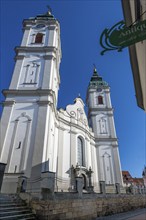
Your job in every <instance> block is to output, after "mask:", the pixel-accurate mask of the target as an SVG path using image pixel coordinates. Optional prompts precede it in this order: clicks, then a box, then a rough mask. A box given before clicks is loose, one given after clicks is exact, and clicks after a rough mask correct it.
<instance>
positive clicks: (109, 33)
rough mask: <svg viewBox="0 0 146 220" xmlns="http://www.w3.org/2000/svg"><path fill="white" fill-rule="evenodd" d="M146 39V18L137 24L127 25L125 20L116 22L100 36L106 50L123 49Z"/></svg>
mask: <svg viewBox="0 0 146 220" xmlns="http://www.w3.org/2000/svg"><path fill="white" fill-rule="evenodd" d="M145 39H146V20H143V21H139V22H138V23H136V24H135V25H131V26H130V27H126V25H125V22H124V21H120V22H118V23H117V24H115V25H114V26H113V27H112V28H111V29H105V30H104V31H103V32H102V34H101V37H100V44H101V46H102V47H103V48H104V50H103V51H102V52H101V55H103V54H104V53H105V52H106V51H109V50H117V51H118V52H120V51H122V49H123V48H124V47H127V46H130V45H132V44H135V43H137V42H139V41H143V40H145Z"/></svg>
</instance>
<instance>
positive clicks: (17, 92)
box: [2, 89, 54, 97]
mask: <svg viewBox="0 0 146 220" xmlns="http://www.w3.org/2000/svg"><path fill="white" fill-rule="evenodd" d="M2 93H3V95H4V96H5V97H7V96H11V95H15V96H20V95H21V96H43V95H53V94H54V91H53V90H51V89H36V90H31V89H29V90H28V89H27V90H22V89H21V90H18V89H9V90H3V91H2Z"/></svg>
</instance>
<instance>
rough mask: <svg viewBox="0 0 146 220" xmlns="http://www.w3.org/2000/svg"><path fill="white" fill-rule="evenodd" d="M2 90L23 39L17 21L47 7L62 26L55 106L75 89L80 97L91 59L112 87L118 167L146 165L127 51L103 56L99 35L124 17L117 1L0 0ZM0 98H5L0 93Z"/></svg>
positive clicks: (144, 119)
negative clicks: (58, 82)
mask: <svg viewBox="0 0 146 220" xmlns="http://www.w3.org/2000/svg"><path fill="white" fill-rule="evenodd" d="M0 3H1V19H0V20H1V32H0V42H1V51H0V53H1V54H0V57H1V61H0V62H1V65H0V66H1V67H0V70H1V89H7V88H8V87H9V84H10V80H11V77H12V73H13V68H14V64H15V62H14V56H15V52H14V47H15V46H19V45H20V43H21V39H22V35H23V33H22V21H23V19H27V18H29V17H34V16H36V15H38V14H42V13H45V12H46V11H47V8H46V6H47V5H50V6H51V8H52V13H53V14H54V16H55V17H56V18H57V19H58V20H59V22H60V26H61V47H62V62H61V66H60V75H61V85H60V90H59V102H58V107H63V108H65V106H66V105H68V104H71V103H73V100H74V99H75V98H76V97H77V96H78V94H79V93H80V95H81V97H82V99H83V100H84V101H85V98H86V91H87V86H88V83H89V80H90V78H91V75H92V72H93V63H95V65H96V68H97V71H98V73H99V74H100V75H101V76H102V77H103V79H104V80H105V81H107V82H108V83H109V85H110V87H111V99H112V105H113V108H114V115H115V125H116V131H117V136H118V140H119V152H120V159H121V165H122V170H129V172H130V173H131V175H132V176H133V177H141V173H142V169H143V167H144V164H146V151H145V147H146V129H145V128H146V115H145V113H144V111H143V110H141V109H140V108H138V107H137V103H136V98H135V90H134V84H133V78H132V71H131V67H130V61H129V54H128V49H127V48H125V49H124V50H123V51H122V52H116V51H110V52H107V53H105V55H104V56H101V55H100V52H101V50H102V48H101V46H100V43H99V39H100V35H101V33H102V31H103V30H104V29H105V28H111V27H112V26H113V25H114V24H115V23H117V22H119V21H121V20H123V12H122V6H121V1H120V0H95V1H94V0H86V1H84V0H83V1H82V0H74V1H71V0H17V1H15V0H0ZM1 99H2V100H4V98H3V96H2V95H1Z"/></svg>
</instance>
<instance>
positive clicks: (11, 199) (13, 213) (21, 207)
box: [0, 194, 36, 220]
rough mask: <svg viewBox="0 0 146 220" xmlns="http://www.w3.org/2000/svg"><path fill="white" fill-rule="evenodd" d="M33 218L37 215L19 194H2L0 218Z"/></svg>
mask: <svg viewBox="0 0 146 220" xmlns="http://www.w3.org/2000/svg"><path fill="white" fill-rule="evenodd" d="M17 219H20V220H31V219H32V220H33V219H36V217H35V215H34V214H33V213H32V212H31V210H30V209H29V207H27V205H26V204H25V202H23V200H21V199H20V198H19V197H18V196H17V195H15V194H11V195H7V194H0V220H17Z"/></svg>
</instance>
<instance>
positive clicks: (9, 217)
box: [0, 214, 36, 220]
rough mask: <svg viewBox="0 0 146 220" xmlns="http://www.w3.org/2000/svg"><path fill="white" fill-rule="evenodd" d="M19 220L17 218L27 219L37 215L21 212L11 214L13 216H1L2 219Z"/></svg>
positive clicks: (0, 219)
mask: <svg viewBox="0 0 146 220" xmlns="http://www.w3.org/2000/svg"><path fill="white" fill-rule="evenodd" d="M12 219H13V220H17V219H21V220H26V219H30V220H31V219H36V218H35V216H34V215H33V214H25V215H24V214H19V215H11V216H2V217H0V220H12Z"/></svg>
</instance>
